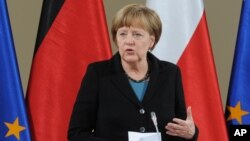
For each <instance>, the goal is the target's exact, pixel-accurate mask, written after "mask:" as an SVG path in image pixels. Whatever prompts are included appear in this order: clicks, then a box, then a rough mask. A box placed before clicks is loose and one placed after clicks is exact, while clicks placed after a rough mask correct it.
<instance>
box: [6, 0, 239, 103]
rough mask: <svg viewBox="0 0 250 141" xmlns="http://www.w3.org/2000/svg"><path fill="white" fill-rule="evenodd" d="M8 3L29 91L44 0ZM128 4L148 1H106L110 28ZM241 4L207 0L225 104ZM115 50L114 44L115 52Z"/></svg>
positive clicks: (212, 39)
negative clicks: (117, 14) (112, 21)
mask: <svg viewBox="0 0 250 141" xmlns="http://www.w3.org/2000/svg"><path fill="white" fill-rule="evenodd" d="M83 1H84V0H83ZM7 3H8V7H9V15H10V20H11V26H12V32H13V36H14V42H15V48H16V53H17V58H18V63H19V69H20V73H21V79H22V85H23V90H24V93H26V90H27V85H28V79H29V73H30V67H31V62H32V56H33V51H34V45H35V40H36V34H37V29H38V24H39V18H40V12H41V8H42V0H7ZM129 3H145V0H104V5H105V10H106V17H107V22H108V26H109V27H110V25H111V23H110V22H111V19H112V17H113V16H114V13H115V12H116V11H117V10H118V9H120V8H121V7H123V6H124V5H126V4H129ZM241 3H242V0H204V5H205V10H206V16H207V22H208V28H209V32H210V39H211V43H212V49H213V54H214V60H215V65H216V70H217V75H218V80H219V85H220V92H221V98H222V102H223V106H224V107H225V103H226V97H227V91H228V85H229V80H230V73H231V66H232V61H233V54H234V48H235V42H236V36H237V30H238V22H239V16H240V9H241ZM112 45H113V44H112ZM115 50H116V49H115V47H114V46H113V51H115Z"/></svg>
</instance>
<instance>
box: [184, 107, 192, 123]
mask: <svg viewBox="0 0 250 141" xmlns="http://www.w3.org/2000/svg"><path fill="white" fill-rule="evenodd" d="M186 120H192V121H193V116H192V110H191V106H188V108H187V119H186Z"/></svg>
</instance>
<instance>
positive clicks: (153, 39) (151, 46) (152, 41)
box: [149, 35, 155, 51]
mask: <svg viewBox="0 0 250 141" xmlns="http://www.w3.org/2000/svg"><path fill="white" fill-rule="evenodd" d="M150 40H151V43H150V47H149V50H150V51H151V50H153V48H154V45H155V36H153V35H151V36H150Z"/></svg>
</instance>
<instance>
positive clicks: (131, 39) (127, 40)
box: [125, 34, 134, 45]
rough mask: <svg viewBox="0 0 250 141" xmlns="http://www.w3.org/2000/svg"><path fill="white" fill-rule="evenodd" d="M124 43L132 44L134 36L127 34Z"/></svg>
mask: <svg viewBox="0 0 250 141" xmlns="http://www.w3.org/2000/svg"><path fill="white" fill-rule="evenodd" d="M125 43H126V44H128V45H134V38H133V36H132V35H130V34H128V36H127V37H126V40H125Z"/></svg>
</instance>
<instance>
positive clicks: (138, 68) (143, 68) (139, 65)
mask: <svg viewBox="0 0 250 141" xmlns="http://www.w3.org/2000/svg"><path fill="white" fill-rule="evenodd" d="M122 67H123V69H124V71H125V73H126V74H127V75H128V77H129V78H132V79H134V80H141V79H143V78H144V77H145V76H146V75H148V74H147V73H148V69H149V68H148V62H147V60H146V59H145V60H143V61H140V62H135V63H132V62H126V61H123V60H122Z"/></svg>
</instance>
